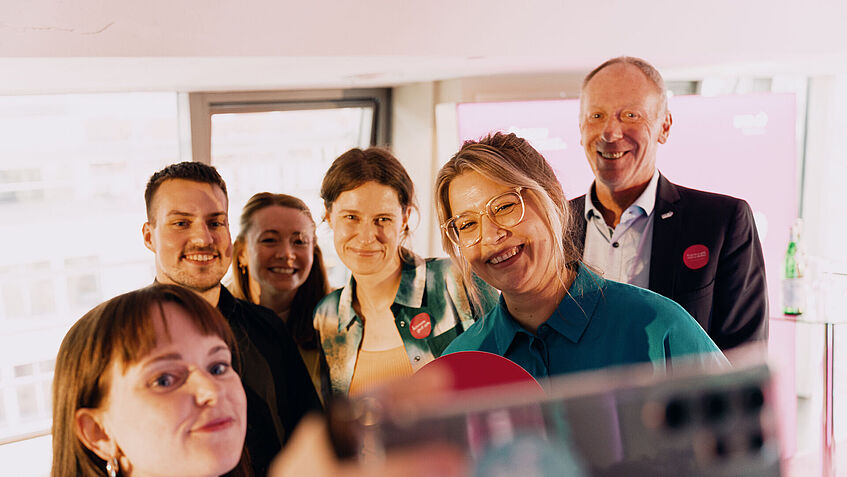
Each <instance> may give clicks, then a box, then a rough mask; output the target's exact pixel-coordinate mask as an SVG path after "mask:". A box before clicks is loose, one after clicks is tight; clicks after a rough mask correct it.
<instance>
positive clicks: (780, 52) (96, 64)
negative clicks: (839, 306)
mask: <svg viewBox="0 0 847 477" xmlns="http://www.w3.org/2000/svg"><path fill="white" fill-rule="evenodd" d="M845 18H847V2H843V1H807V2H805V4H804V5H803V7H802V8H801V7H800V5H799V2H782V3H780V2H778V1H777V2H775V1H773V0H771V1H766V0H712V1H708V2H698V3H694V2H689V1H686V0H639V1H633V0H593V1H590V2H589V1H586V2H582V3H576V2H568V1H564V0H560V1H555V2H554V1H535V2H533V1H524V2H518V1H514V0H509V1H506V0H464V1H462V0H356V1H354V0H334V1H328V0H323V1H321V0H312V1H296V2H295V1H291V0H280V1H271V0H268V1H259V0H241V1H235V0H145V1H137V0H64V1H60V0H52V1H47V0H41V1H39V0H3V1H2V2H0V93H2V94H26V93H39V92H61V91H121V90H178V91H200V90H233V89H276V88H289V89H291V88H314V87H351V86H388V85H395V84H402V83H410V82H417V81H431V80H438V79H446V78H457V77H466V76H480V75H491V74H505V73H532V72H566V73H567V72H573V73H583V72H585V71H587V70H588V69H590V68H591V67H593V66H595V65H597V64H598V63H600V62H602V61H603V60H604V59H606V58H608V57H611V56H617V55H620V54H629V55H634V56H641V57H644V58H646V59H648V60H650V61H651V62H653V63H654V64H656V65H657V66H658V67H659V68H660V69H661V70H662V71H663V72H664V73H665V74H666V76H670V77H674V76H686V75H692V74H698V75H699V74H742V73H750V74H758V73H767V74H771V73H778V72H791V73H798V72H799V73H809V74H824V73H832V72H841V71H844V70H847V67H845V65H847V40H845V35H844V30H843V28H844V27H843V25H842V24H843V21H844V19H845Z"/></svg>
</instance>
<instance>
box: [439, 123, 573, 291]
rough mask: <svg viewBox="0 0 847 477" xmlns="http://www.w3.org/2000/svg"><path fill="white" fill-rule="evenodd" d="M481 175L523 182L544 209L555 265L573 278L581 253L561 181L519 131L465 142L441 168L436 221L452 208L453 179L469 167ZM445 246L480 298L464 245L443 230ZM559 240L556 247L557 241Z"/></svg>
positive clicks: (510, 182) (566, 277)
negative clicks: (572, 230)
mask: <svg viewBox="0 0 847 477" xmlns="http://www.w3.org/2000/svg"><path fill="white" fill-rule="evenodd" d="M470 171H473V172H477V173H478V174H481V175H482V176H484V177H486V178H488V179H490V180H492V181H494V182H497V183H500V184H503V185H506V186H509V187H518V186H520V187H524V188H525V189H526V190H527V192H528V195H529V199H530V200H532V201H533V203H534V204H536V205H537V206H538V207H539V208H540V209H541V212H542V218H543V220H544V224H545V226H546V228H547V232H548V234H549V238H550V242H551V243H552V244H554V246H553V257H552V262H551V265H552V266H553V267H554V270H555V271H556V275H557V277H558V278H559V280H560V281H561V283H562V284H563V285H565V284H567V283H569V282H570V281H571V280H570V278H571V276H572V274H573V272H572V271H571V270H570V268H571V267H570V265H571V264H572V263H574V262H576V261H578V260H579V254H578V253H577V251H576V247H575V246H574V244H573V240H572V239H571V234H570V231H569V227H570V213H569V211H568V202H567V200H566V199H565V194H564V192H563V191H562V186H561V184H559V182H558V180H557V179H556V175H555V173H554V172H553V169H552V168H551V167H550V164H548V163H547V161H546V160H544V157H542V156H541V154H539V153H538V151H536V150H535V149H534V148H533V147H532V146H531V145H530V144H529V143H528V142H527V141H526V140H525V139H522V138H520V137H518V136H516V135H515V134H503V133H500V132H497V133H494V134H489V135H488V136H486V137H484V138H482V139H480V140H478V141H467V142H465V143H464V144H463V145H462V148H461V149H460V150H459V152H457V153H456V154H455V155H454V156H453V157H452V158H450V160H449V161H447V163H446V164H444V166H443V167H442V168H441V170H440V171H438V177H437V178H436V181H435V200H436V204H435V206H436V207H435V208H436V211H437V212H438V221H439V223H441V224H444V223H445V222H446V221H447V220H448V219H450V217H452V216H453V212H452V210H451V209H450V183H451V182H452V181H453V179H455V178H456V177H458V176H460V175H462V174H464V173H466V172H470ZM441 243H442V246H443V247H444V251H445V252H447V253H448V254H449V255H450V257H451V258H452V259H453V262H454V263H455V264H456V265H457V267H458V268H459V269H460V270H461V271H462V276H463V278H464V280H465V283H467V284H469V285H470V290H469V292H470V294H471V299H472V300H473V301H474V302H475V304H478V303H479V290H477V288H476V286H475V285H474V280H472V272H471V269H470V264H469V263H468V262H467V260H465V259H464V256H463V255H462V252H461V250H460V248H459V247H458V246H457V245H456V244H454V243H453V242H452V241H451V240H450V238H449V237H448V236H447V233H446V231H445V230H444V228H443V227H442V229H441ZM556 245H558V246H556Z"/></svg>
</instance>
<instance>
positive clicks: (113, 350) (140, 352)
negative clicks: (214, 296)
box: [51, 284, 249, 477]
mask: <svg viewBox="0 0 847 477" xmlns="http://www.w3.org/2000/svg"><path fill="white" fill-rule="evenodd" d="M163 303H175V304H177V305H179V306H181V307H182V308H183V309H184V310H185V311H186V315H187V317H188V319H189V320H190V321H191V323H192V324H193V325H194V326H196V327H197V329H198V330H199V331H200V332H201V333H202V334H205V335H216V336H219V337H220V338H221V339H222V340H223V341H224V342H225V343H226V344H227V346H229V349H230V350H231V351H232V353H233V358H234V359H236V360H237V355H236V344H235V338H234V337H233V334H232V330H230V328H229V325H228V324H227V322H226V319H225V318H224V317H223V315H221V314H220V312H219V311H218V310H217V309H215V308H214V307H212V305H210V304H209V303H208V302H207V301H206V300H204V299H203V298H202V297H200V296H199V295H197V294H196V293H194V292H192V291H190V290H188V289H186V288H183V287H180V286H177V285H160V284H156V285H152V286H149V287H146V288H142V289H140V290H136V291H132V292H129V293H125V294H123V295H120V296H117V297H115V298H112V299H111V300H109V301H107V302H105V303H102V304H100V305H98V306H97V307H95V308H94V309H93V310H91V311H89V312H88V313H86V314H85V315H84V316H83V317H82V318H80V319H79V320H78V321H77V322H76V323H75V324H74V325H73V326H72V327H71V329H70V331H68V334H67V335H65V338H64V340H62V345H61V346H60V348H59V354H58V356H57V357H56V370H55V373H54V376H53V430H52V433H53V467H52V471H51V475H52V476H53V477H62V476H66V475H74V476H84V477H94V476H97V477H104V476H105V475H106V472H105V466H106V463H105V462H104V461H103V460H102V459H100V457H98V456H97V455H96V454H95V453H94V452H92V451H90V450H89V449H88V448H86V447H85V446H84V445H83V444H82V442H81V441H80V440H79V438H78V437H77V435H76V432H75V426H74V422H75V415H76V411H77V410H78V409H82V408H97V407H100V406H101V405H103V404H104V403H106V402H107V400H108V397H109V396H108V390H109V385H110V381H109V380H110V369H111V366H112V363H113V362H114V361H115V360H117V362H118V363H120V364H121V365H122V369H123V370H124V371H126V369H127V368H128V367H129V366H130V365H132V364H133V363H135V362H137V361H138V360H140V359H141V358H143V357H144V356H145V355H146V354H147V353H149V352H150V351H151V350H152V349H153V348H155V346H156V331H155V328H154V326H153V320H155V319H156V318H157V316H156V314H155V313H153V309H154V307H157V308H158V310H159V316H161V317H162V324H163V325H164V328H165V332H166V333H167V332H168V328H167V321H165V320H164V311H163V307H162V304H163ZM236 367H238V366H236ZM246 462H247V457H246V454H244V453H242V458H241V462H240V463H239V466H238V467H236V469H235V471H234V472H233V473H232V475H245V474H244V472H249V471H248V470H246V469H247V465H246Z"/></svg>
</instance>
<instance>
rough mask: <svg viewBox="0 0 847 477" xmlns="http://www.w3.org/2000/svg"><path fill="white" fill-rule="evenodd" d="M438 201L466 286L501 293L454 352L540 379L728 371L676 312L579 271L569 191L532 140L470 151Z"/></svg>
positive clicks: (644, 293)
mask: <svg viewBox="0 0 847 477" xmlns="http://www.w3.org/2000/svg"><path fill="white" fill-rule="evenodd" d="M435 194H436V208H437V211H438V217H439V220H440V221H441V224H442V225H441V229H442V242H443V245H444V249H445V250H446V251H447V252H448V253H449V254H450V256H451V257H452V259H453V261H454V262H455V263H456V264H457V265H458V266H459V267H460V268H461V269H462V271H463V274H464V276H466V277H469V276H470V275H471V273H473V274H475V275H477V276H478V277H480V278H481V279H483V280H484V281H485V282H486V283H488V284H489V285H491V286H493V287H494V288H496V289H498V290H500V291H501V295H500V301H499V303H498V305H497V307H496V308H495V309H494V310H492V311H491V312H489V313H488V314H487V315H486V316H485V317H484V318H483V319H481V320H479V321H478V322H477V323H476V324H474V325H473V326H472V327H471V328H469V329H468V330H466V331H465V333H463V334H461V335H460V336H459V337H458V338H456V340H454V341H453V342H452V343H451V344H450V346H449V347H448V348H447V350H446V353H451V352H455V351H468V350H478V351H488V352H491V353H495V354H499V355H501V356H505V357H506V358H509V359H510V360H512V361H514V362H516V363H517V364H519V365H521V366H523V367H524V368H525V369H526V370H527V371H528V372H529V373H530V374H532V375H533V376H535V377H536V378H544V377H547V376H553V375H557V374H563V373H570V372H576V371H584V370H592V369H598V368H602V367H606V366H614V365H625V364H631V363H639V362H651V363H652V364H653V366H654V368H655V369H656V370H657V371H664V370H665V369H669V368H670V365H671V362H672V361H673V360H674V359H676V358H678V357H680V356H684V355H691V356H690V358H693V359H699V360H700V361H701V362H702V363H703V364H717V365H724V364H726V358H724V357H723V355H722V354H721V353H720V351H719V350H718V348H717V347H716V346H715V344H714V343H713V342H712V340H711V339H710V338H709V337H708V335H706V333H705V332H704V331H703V329H702V328H700V326H699V325H698V324H697V322H696V321H694V319H693V318H692V317H691V316H690V315H689V314H688V313H687V312H686V311H685V310H684V309H682V308H681V307H680V306H679V305H677V304H676V303H675V302H673V301H671V300H669V299H667V298H664V297H662V296H660V295H657V294H655V293H653V292H651V291H649V290H644V289H641V288H637V287H634V286H630V285H626V284H622V283H617V282H614V281H610V280H604V279H603V278H602V277H600V276H598V275H597V274H596V273H594V272H593V271H592V270H590V269H588V268H587V267H586V266H585V265H584V264H583V263H581V262H580V260H579V256H578V255H577V254H576V252H575V249H574V246H573V245H572V242H571V240H570V230H569V218H570V216H569V212H568V208H567V207H568V205H567V204H568V203H567V201H566V200H565V196H564V193H563V192H562V188H561V185H560V184H559V182H558V181H557V179H556V176H555V174H554V173H553V170H552V169H551V168H550V165H549V164H547V162H546V161H545V160H544V158H543V157H542V156H541V155H540V154H539V153H538V152H537V151H536V150H535V149H533V148H532V146H530V145H529V143H528V142H526V141H525V140H524V139H521V138H519V137H517V136H515V135H514V134H502V133H496V134H494V135H489V136H488V137H485V138H483V139H481V140H480V141H469V142H466V143H465V144H464V146H463V147H462V148H461V150H459V152H458V153H456V155H454V156H453V157H452V158H451V159H450V160H449V161H448V162H447V163H446V164H445V165H444V167H442V168H441V170H440V171H439V173H438V177H437V180H436V191H435ZM695 355H696V356H695Z"/></svg>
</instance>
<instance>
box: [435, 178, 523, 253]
mask: <svg viewBox="0 0 847 477" xmlns="http://www.w3.org/2000/svg"><path fill="white" fill-rule="evenodd" d="M524 189H525V187H515V188H514V189H512V190H510V191H508V192H504V193H502V194H499V195H496V196H494V197H492V198H491V199H490V200H489V201H488V203H487V204H485V208H484V209H483V210H480V211H479V212H465V213H463V214H459V215H456V216H453V217H451V218H450V219H449V220H447V221H446V222H444V223H443V224H441V228H442V229H444V233H446V234H447V237H448V238H449V239H450V240H451V241H452V242H453V243H454V244H456V245H458V246H459V247H472V246H474V245H476V244H477V242H479V241H480V239H482V216H483V215H487V216H488V218H489V219H491V221H492V222H494V224H496V225H498V226H500V227H506V228H508V227H514V226H516V225H518V224H519V223H521V221H522V220H523V216H524V212H525V209H526V208H525V207H524V201H523V196H522V195H521V191H522V190H524Z"/></svg>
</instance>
